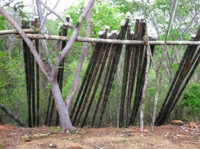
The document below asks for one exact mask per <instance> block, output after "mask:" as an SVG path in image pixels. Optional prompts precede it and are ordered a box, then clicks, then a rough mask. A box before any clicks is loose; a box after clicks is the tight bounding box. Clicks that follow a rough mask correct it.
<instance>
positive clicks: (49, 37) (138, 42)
mask: <svg viewBox="0 0 200 149" xmlns="http://www.w3.org/2000/svg"><path fill="white" fill-rule="evenodd" d="M24 32H25V33H32V32H34V31H33V30H32V29H24ZM17 33H18V32H17V31H16V30H3V31H0V35H5V34H17ZM27 35H28V37H29V38H32V39H46V40H61V41H65V40H69V37H65V36H56V35H40V34H27ZM17 37H20V36H19V35H18V36H17ZM76 41H77V42H93V43H94V42H98V43H114V44H129V45H141V44H145V42H144V41H142V40H114V39H99V38H84V37H77V39H76ZM150 45H165V42H164V41H150ZM166 45H200V41H167V43H166Z"/></svg>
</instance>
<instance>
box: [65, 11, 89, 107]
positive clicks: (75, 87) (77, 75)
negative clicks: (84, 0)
mask: <svg viewBox="0 0 200 149" xmlns="http://www.w3.org/2000/svg"><path fill="white" fill-rule="evenodd" d="M91 17H92V7H91V8H90V11H89V13H88V14H87V16H86V38H89V37H90V33H91V29H90V22H91ZM87 48H88V42H84V43H83V47H82V52H81V55H80V57H79V60H78V65H77V67H76V72H75V77H74V83H73V86H72V88H71V90H70V92H69V94H68V96H67V98H66V100H65V102H66V104H67V107H68V108H69V106H70V104H71V101H72V99H73V97H74V95H75V93H76V91H77V90H78V83H79V79H80V73H81V69H82V65H83V61H84V59H85V55H86V52H87Z"/></svg>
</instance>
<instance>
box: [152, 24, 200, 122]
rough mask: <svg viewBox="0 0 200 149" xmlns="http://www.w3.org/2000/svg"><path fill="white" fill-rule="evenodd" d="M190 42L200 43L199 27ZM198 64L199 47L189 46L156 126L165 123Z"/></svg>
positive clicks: (199, 57)
mask: <svg viewBox="0 0 200 149" xmlns="http://www.w3.org/2000/svg"><path fill="white" fill-rule="evenodd" d="M192 40H194V41H200V26H199V29H198V31H197V34H196V36H195V37H194V38H193V39H192ZM199 63H200V47H199V46H197V45H189V46H188V47H187V49H186V50H185V53H184V55H183V57H182V60H181V62H180V64H179V67H178V70H177V71H176V74H175V76H174V79H173V81H172V83H171V85H170V88H169V90H168V92H167V95H166V97H165V100H164V103H163V105H162V107H161V109H160V111H159V113H158V115H157V118H156V121H155V124H156V125H162V124H164V123H165V121H166V120H167V118H168V117H169V115H170V113H171V111H172V109H173V108H174V106H175V104H176V103H177V101H178V99H179V98H180V96H181V94H182V92H183V91H184V89H185V87H186V85H187V84H188V82H189V80H190V79H191V77H192V75H193V74H194V72H195V70H196V68H197V66H198V65H199Z"/></svg>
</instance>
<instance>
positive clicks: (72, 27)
mask: <svg viewBox="0 0 200 149" xmlns="http://www.w3.org/2000/svg"><path fill="white" fill-rule="evenodd" d="M37 1H38V2H39V3H40V4H41V5H42V6H43V7H45V8H46V9H48V10H49V11H50V12H52V13H53V14H54V15H55V16H57V17H58V18H59V19H60V20H62V21H63V22H64V23H65V24H66V25H68V26H69V28H71V29H74V26H73V25H71V24H70V23H69V22H67V21H65V19H63V18H62V17H61V16H60V15H59V14H58V13H57V12H56V11H55V10H54V9H52V8H50V7H49V6H47V5H46V4H45V3H43V2H42V0H37Z"/></svg>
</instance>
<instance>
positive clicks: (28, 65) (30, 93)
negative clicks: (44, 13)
mask: <svg viewBox="0 0 200 149" xmlns="http://www.w3.org/2000/svg"><path fill="white" fill-rule="evenodd" d="M30 25H31V26H33V27H34V28H37V27H38V19H37V18H34V19H32V20H31V22H30V21H26V20H22V28H30ZM32 33H37V32H32ZM33 42H34V43H35V46H36V50H37V52H39V40H38V39H35V40H34V41H33ZM23 49H24V68H25V76H26V90H27V100H28V127H32V126H38V125H39V106H40V103H39V102H40V93H39V90H40V89H39V66H38V65H37V64H35V60H34V57H33V55H32V54H31V52H30V50H29V47H28V46H27V44H26V42H25V41H23Z"/></svg>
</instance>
